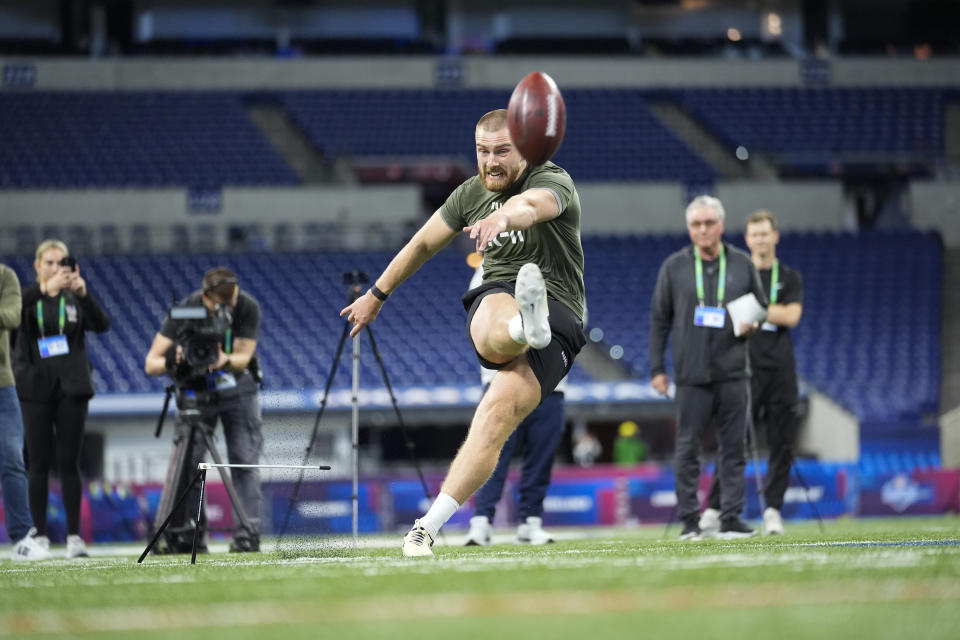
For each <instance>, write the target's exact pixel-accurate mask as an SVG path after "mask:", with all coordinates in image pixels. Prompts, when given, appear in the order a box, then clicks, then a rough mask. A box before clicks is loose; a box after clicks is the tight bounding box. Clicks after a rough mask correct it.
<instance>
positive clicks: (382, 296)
mask: <svg viewBox="0 0 960 640" xmlns="http://www.w3.org/2000/svg"><path fill="white" fill-rule="evenodd" d="M370 293H372V294H373V297H374V298H376V299H377V300H379V301H380V302H386V301H387V298H389V297H390V294H389V293H384V292H383V291H380V289H378V288H377V285H373V286H372V287H370Z"/></svg>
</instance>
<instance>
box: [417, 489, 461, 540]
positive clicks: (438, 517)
mask: <svg viewBox="0 0 960 640" xmlns="http://www.w3.org/2000/svg"><path fill="white" fill-rule="evenodd" d="M459 508H460V505H459V504H457V501H456V500H454V499H453V498H451V497H450V496H448V495H447V494H445V493H442V492H441V493H440V495H438V496H437V499H436V500H434V501H433V506H431V507H430V510H429V511H427V514H426V515H425V516H423V517H422V518H420V526H421V527H423V528H424V529H426V530H427V533H429V534H430V537H431V538H433V539H434V540H436V539H437V532H438V531H440V527H442V526H443V525H445V524H446V523H447V520H449V519H450V518H452V517H453V514H455V513H456V512H457V509H459Z"/></svg>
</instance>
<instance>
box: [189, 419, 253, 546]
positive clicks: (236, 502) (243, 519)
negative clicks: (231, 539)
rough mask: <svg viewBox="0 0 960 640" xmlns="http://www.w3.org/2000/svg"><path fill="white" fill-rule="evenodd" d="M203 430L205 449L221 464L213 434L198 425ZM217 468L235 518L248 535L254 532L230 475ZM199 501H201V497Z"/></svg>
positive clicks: (222, 468)
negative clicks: (234, 512) (235, 514)
mask: <svg viewBox="0 0 960 640" xmlns="http://www.w3.org/2000/svg"><path fill="white" fill-rule="evenodd" d="M198 428H199V429H201V431H202V432H203V440H204V442H206V444H207V451H209V452H210V455H211V456H212V457H213V461H214V462H215V463H217V464H223V458H221V457H220V452H219V451H217V447H216V445H214V443H213V436H212V435H210V433H209V432H208V431H207V430H206V429H204V428H203V427H198ZM217 470H218V471H219V472H220V477H221V478H222V479H223V486H224V488H226V490H227V495H228V496H229V497H230V504H232V505H233V509H234V511H236V512H237V519H238V520H240V526H241V527H243V528H244V529H245V530H246V531H247V534H248V535H251V536H252V535H253V534H254V533H255V531H254V529H253V525H252V524H250V519H249V518H248V517H247V512H246V511H244V509H243V504H241V502H240V497H239V496H238V495H237V488H236V486H235V485H234V484H233V479H232V478H231V477H230V474H229V473H227V470H226V469H225V468H224V467H217ZM200 502H201V503H202V502H203V499H202V498H201V500H200ZM199 523H200V519H199V518H197V528H199V526H200V524H199Z"/></svg>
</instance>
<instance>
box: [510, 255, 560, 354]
mask: <svg viewBox="0 0 960 640" xmlns="http://www.w3.org/2000/svg"><path fill="white" fill-rule="evenodd" d="M515 293H516V300H517V304H518V305H520V318H521V319H522V320H523V336H524V337H525V338H526V339H527V344H528V345H530V348H531V349H543V348H544V347H546V346H547V345H548V344H550V340H551V338H552V335H551V333H550V311H549V309H548V308H547V285H546V284H544V282H543V274H541V273H540V268H539V267H538V266H537V265H535V264H533V263H532V262H528V263H527V264H525V265H523V266H522V267H520V271H519V272H518V273H517V285H516V292H515Z"/></svg>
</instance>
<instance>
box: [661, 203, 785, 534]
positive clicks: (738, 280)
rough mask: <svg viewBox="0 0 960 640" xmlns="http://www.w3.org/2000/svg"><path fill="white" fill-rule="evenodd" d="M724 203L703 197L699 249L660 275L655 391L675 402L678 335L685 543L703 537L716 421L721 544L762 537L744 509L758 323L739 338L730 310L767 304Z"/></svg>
mask: <svg viewBox="0 0 960 640" xmlns="http://www.w3.org/2000/svg"><path fill="white" fill-rule="evenodd" d="M724 218H725V213H724V210H723V204H722V203H721V202H720V201H719V200H718V199H716V198H713V197H711V196H699V197H697V198H695V199H694V200H693V201H692V202H691V203H690V205H689V206H688V207H687V210H686V219H687V230H688V232H689V233H690V240H691V241H692V242H693V245H692V246H689V247H685V248H683V249H681V250H680V251H677V252H676V253H674V254H673V255H671V256H670V257H668V258H667V259H666V261H664V263H663V265H662V266H661V268H660V273H659V275H658V276H657V286H656V289H655V290H654V294H653V303H652V308H651V322H650V373H651V376H652V379H651V385H652V386H653V388H654V389H655V390H656V391H657V392H658V393H661V394H663V395H667V393H668V392H669V387H670V379H669V378H668V376H667V372H666V364H665V362H664V356H665V352H666V348H667V338H668V336H669V335H670V334H671V333H672V334H673V360H674V369H675V373H676V382H677V390H676V399H677V437H676V451H675V460H674V467H675V468H674V473H675V475H676V491H677V514H678V516H679V518H680V520H681V521H682V522H683V532H682V533H681V535H680V537H681V539H684V540H688V539H699V538H700V535H701V531H700V527H699V525H698V521H699V519H700V502H699V500H698V498H697V488H698V486H699V481H700V462H699V459H698V454H699V444H700V437H701V435H702V433H703V431H704V429H705V428H706V427H707V425H708V424H710V421H711V420H712V419H713V420H715V421H716V424H717V432H718V433H717V439H718V443H719V455H718V459H719V462H718V465H717V466H718V468H717V473H718V474H719V476H720V487H721V501H722V504H721V518H720V519H721V525H720V534H719V535H720V536H721V537H744V536H750V535H753V534H754V533H755V531H754V530H753V529H751V528H750V527H749V526H747V525H746V524H745V523H744V522H743V521H742V520H741V519H740V512H741V511H742V509H743V503H744V468H745V466H746V460H745V456H744V450H743V443H744V434H745V431H746V424H747V422H746V421H747V410H748V401H747V398H748V396H747V385H748V384H749V376H750V373H749V366H748V360H747V343H746V338H747V336H748V335H749V334H750V333H752V332H753V331H755V330H756V329H757V326H758V325H757V324H746V323H744V324H743V325H742V326H741V327H739V332H738V333H739V334H740V335H739V337H737V336H735V335H734V327H733V320H732V318H731V316H730V315H729V313H727V309H726V306H725V305H726V303H728V302H729V301H731V300H734V299H736V298H738V297H740V296H742V295H745V294H747V293H753V294H754V295H755V296H756V298H757V300H758V301H759V302H760V304H761V305H763V306H764V307H765V306H766V305H767V298H766V295H765V293H764V291H763V287H762V285H761V283H760V276H759V274H758V273H757V270H756V267H754V266H753V263H752V262H751V260H750V256H748V255H747V254H746V253H744V252H743V251H740V250H738V249H736V248H734V247H731V246H730V245H727V244H726V243H724V242H722V240H721V237H722V236H723V230H724Z"/></svg>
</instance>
